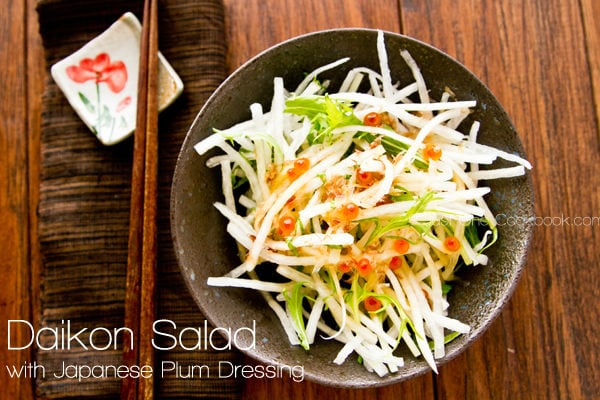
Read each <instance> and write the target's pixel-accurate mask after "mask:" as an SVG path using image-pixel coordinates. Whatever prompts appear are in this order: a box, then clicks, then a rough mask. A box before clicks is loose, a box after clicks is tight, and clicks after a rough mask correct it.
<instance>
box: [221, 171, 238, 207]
mask: <svg viewBox="0 0 600 400" xmlns="http://www.w3.org/2000/svg"><path fill="white" fill-rule="evenodd" d="M221 186H222V188H223V197H225V205H226V206H227V208H229V209H230V210H232V211H233V212H234V213H235V198H234V197H233V185H232V183H231V164H230V163H229V161H228V160H224V161H221Z"/></svg>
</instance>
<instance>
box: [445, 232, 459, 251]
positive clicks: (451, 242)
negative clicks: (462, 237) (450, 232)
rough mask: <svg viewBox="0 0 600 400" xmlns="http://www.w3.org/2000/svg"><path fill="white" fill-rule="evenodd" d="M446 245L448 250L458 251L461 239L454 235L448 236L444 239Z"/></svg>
mask: <svg viewBox="0 0 600 400" xmlns="http://www.w3.org/2000/svg"><path fill="white" fill-rule="evenodd" d="M444 247H445V248H446V250H448V251H452V252H454V251H458V250H459V249H460V241H459V240H458V239H457V238H456V237H454V236H448V237H447V238H446V239H444Z"/></svg>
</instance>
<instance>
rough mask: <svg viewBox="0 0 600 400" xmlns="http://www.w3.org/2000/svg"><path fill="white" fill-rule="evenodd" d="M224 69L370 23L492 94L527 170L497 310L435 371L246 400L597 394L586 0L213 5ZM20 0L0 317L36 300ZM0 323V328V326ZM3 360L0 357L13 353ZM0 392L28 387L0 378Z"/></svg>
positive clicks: (593, 5) (6, 118)
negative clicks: (366, 386) (511, 286)
mask: <svg viewBox="0 0 600 400" xmlns="http://www.w3.org/2000/svg"><path fill="white" fill-rule="evenodd" d="M224 4H225V18H226V21H225V22H226V26H227V46H228V53H227V63H228V68H229V71H230V72H231V71H233V70H234V69H235V68H237V67H238V66H239V65H241V64H242V63H243V62H244V61H246V60H247V59H248V58H250V57H252V56H254V55H256V54H257V53H259V52H260V51H262V50H264V49H266V48H268V47H269V46H271V45H273V44H275V43H277V42H280V41H282V40H285V39H288V38H291V37H293V36H296V35H298V34H302V33H306V32H310V31H315V30H319V29H327V28H335V27H371V28H380V29H384V30H390V31H394V32H401V33H405V34H408V35H410V36H413V37H415V38H418V39H421V40H424V41H426V42H428V43H430V44H432V45H434V46H436V47H438V48H440V49H442V50H443V51H446V52H447V53H448V54H450V55H451V56H453V57H455V58H457V59H458V60H459V61H461V62H462V63H464V64H465V65H466V66H467V67H468V68H469V69H471V70H472V71H473V72H474V73H475V74H476V75H478V76H479V77H480V78H481V79H482V80H483V81H484V82H485V83H486V84H487V85H488V86H489V87H490V88H491V90H492V91H493V92H494V94H495V95H496V96H497V97H498V99H499V100H500V102H501V103H502V104H503V105H504V106H505V108H506V110H507V111H508V113H509V115H510V116H511V118H512V119H513V121H514V123H515V126H516V128H517V131H518V132H519V134H520V136H521V139H522V141H523V143H524V146H525V149H526V151H527V154H528V158H529V159H530V160H531V161H532V163H533V165H534V170H533V178H534V185H535V192H536V214H537V216H538V218H537V219H536V220H535V221H534V222H533V223H535V224H536V229H535V234H534V240H533V245H532V248H531V251H530V254H529V257H528V260H527V268H526V270H525V272H524V275H523V276H522V278H521V281H520V283H519V286H518V288H517V290H516V291H515V293H514V295H513V297H512V299H511V301H510V303H509V304H508V306H507V308H506V309H505V310H504V312H503V313H502V314H501V316H500V317H499V318H498V319H497V320H496V321H495V322H494V324H493V325H492V326H491V327H490V329H489V330H488V331H487V332H486V333H485V334H484V335H483V336H482V337H481V339H480V340H478V341H477V342H476V343H475V344H474V345H472V346H471V347H470V348H469V349H468V350H467V351H466V352H465V353H463V354H462V355H460V356H459V357H457V358H456V359H454V360H452V361H450V362H449V363H448V364H446V365H444V366H443V367H442V368H441V370H440V373H439V375H433V374H426V375H424V376H421V377H419V378H416V379H413V380H410V381H408V382H403V383H400V384H397V385H394V386H389V387H385V388H381V389H376V390H339V389H332V388H328V387H323V386H319V385H317V384H313V383H310V382H303V383H294V382H292V381H291V380H277V379H271V380H267V379H264V380H248V381H246V387H245V391H244V398H247V399H272V398H289V399H304V400H311V399H354V400H360V399H373V398H378V399H396V398H404V399H413V398H414V399H595V398H600V379H598V378H599V377H600V357H599V356H598V349H600V339H599V338H600V336H599V335H598V333H597V332H598V331H599V329H600V315H599V314H600V312H599V305H600V304H599V302H598V292H599V289H598V288H599V287H600V273H599V272H598V266H599V265H600V251H598V244H599V243H600V240H599V229H600V220H599V218H600V193H599V190H598V187H599V186H600V177H599V175H598V174H597V172H596V169H597V165H598V163H599V162H600V143H599V140H600V129H599V125H598V124H599V122H598V121H600V111H599V110H600V106H599V104H600V72H599V71H600V44H599V37H600V32H599V29H600V28H599V26H600V24H599V22H600V17H599V13H600V11H599V10H600V8H599V5H598V2H597V1H595V0H581V1H569V0H497V1H493V2H492V1H472V0H456V1H453V2H449V1H442V0H426V1H424V0H348V1H339V0H303V1H293V0H246V1H239V0H224ZM35 19H36V15H35V12H34V0H27V1H25V2H23V1H16V0H9V1H4V2H2V3H1V5H0V63H1V65H0V71H2V77H1V79H0V89H1V90H2V91H1V92H0V93H2V96H3V101H2V102H0V110H1V118H0V121H1V122H0V165H1V168H0V186H1V190H2V194H1V197H0V224H1V229H0V243H2V244H3V250H2V251H0V268H1V270H2V271H3V276H2V281H3V283H2V290H0V323H2V324H5V322H4V321H6V320H7V319H11V318H12V319H15V318H19V319H27V318H28V316H29V315H31V311H30V310H31V308H32V307H36V293H37V292H36V291H37V290H38V286H37V285H36V282H37V277H36V271H37V270H36V268H37V267H36V265H37V261H36V260H37V257H39V256H38V255H37V253H36V243H35V240H36V232H35V223H36V221H35V217H36V213H35V210H36V204H37V199H36V190H37V189H36V188H37V185H38V181H37V174H38V172H39V165H38V164H39V162H38V159H39V156H38V151H39V150H38V148H37V146H38V144H39V128H38V124H39V111H40V105H39V101H38V99H37V95H38V94H39V93H40V90H41V85H42V83H41V76H42V72H41V71H43V69H42V66H41V62H42V60H43V57H42V49H41V47H40V45H39V39H38V37H37V32H36V30H35V24H36V22H35ZM3 329H4V328H3ZM28 357H29V355H28V354H27V353H23V352H14V351H13V352H11V351H7V348H6V341H5V338H4V336H3V335H0V364H7V363H13V364H15V363H16V364H18V363H20V362H23V361H25V360H27V359H28ZM0 388H2V390H1V391H0V398H1V399H31V398H32V396H33V395H32V390H31V382H30V381H28V380H11V379H10V378H9V377H8V376H7V374H6V373H4V371H0Z"/></svg>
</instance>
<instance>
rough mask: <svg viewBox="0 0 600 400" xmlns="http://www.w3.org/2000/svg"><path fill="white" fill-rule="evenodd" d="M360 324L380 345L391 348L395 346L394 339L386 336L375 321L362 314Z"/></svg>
mask: <svg viewBox="0 0 600 400" xmlns="http://www.w3.org/2000/svg"><path fill="white" fill-rule="evenodd" d="M360 322H362V324H363V325H364V326H366V327H367V328H369V329H370V330H371V332H373V333H375V334H376V335H377V336H378V337H379V342H380V343H387V344H388V345H390V346H391V347H394V346H396V339H394V338H393V337H391V336H390V335H388V334H387V332H386V331H384V330H383V327H382V326H381V324H377V322H376V321H374V320H372V319H371V318H369V317H368V316H367V315H365V314H362V313H361V315H360Z"/></svg>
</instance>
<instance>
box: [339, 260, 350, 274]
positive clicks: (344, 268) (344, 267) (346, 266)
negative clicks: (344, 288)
mask: <svg viewBox="0 0 600 400" xmlns="http://www.w3.org/2000/svg"><path fill="white" fill-rule="evenodd" d="M352 268H353V265H352V262H341V263H339V264H338V270H339V271H340V272H342V273H344V274H347V273H348V272H350V271H352Z"/></svg>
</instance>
